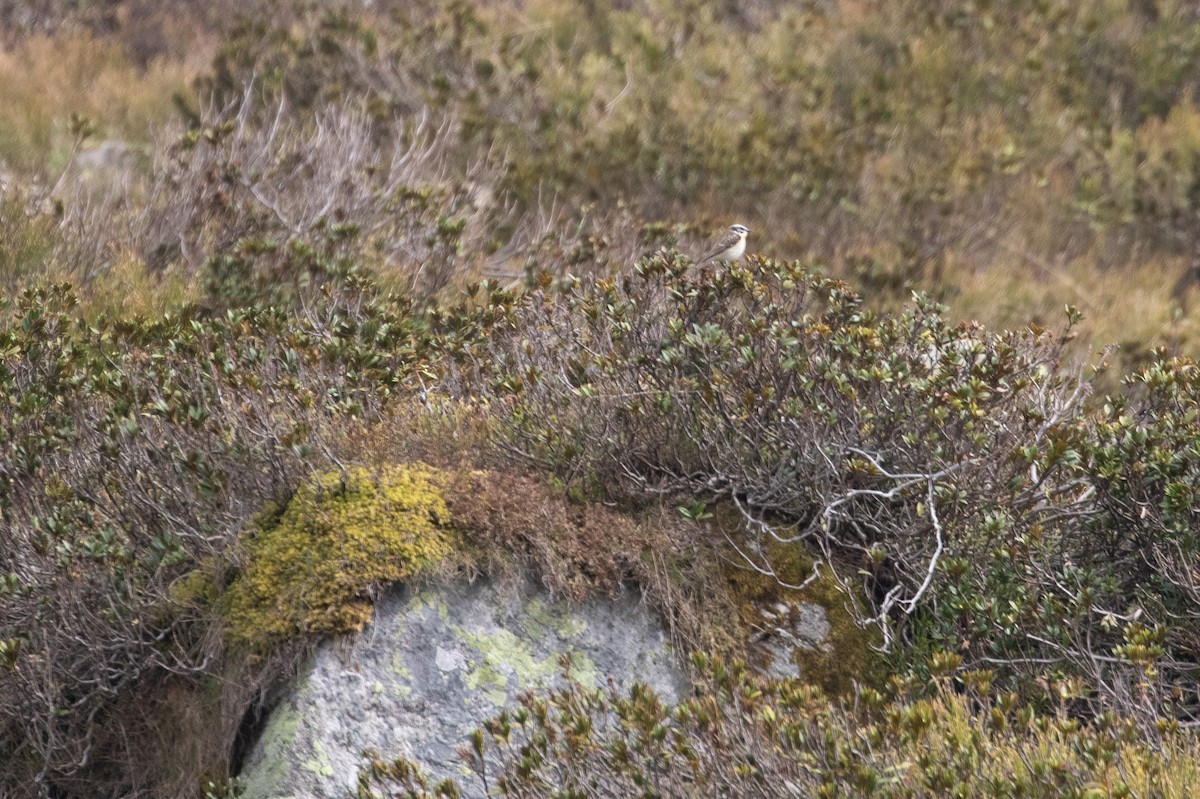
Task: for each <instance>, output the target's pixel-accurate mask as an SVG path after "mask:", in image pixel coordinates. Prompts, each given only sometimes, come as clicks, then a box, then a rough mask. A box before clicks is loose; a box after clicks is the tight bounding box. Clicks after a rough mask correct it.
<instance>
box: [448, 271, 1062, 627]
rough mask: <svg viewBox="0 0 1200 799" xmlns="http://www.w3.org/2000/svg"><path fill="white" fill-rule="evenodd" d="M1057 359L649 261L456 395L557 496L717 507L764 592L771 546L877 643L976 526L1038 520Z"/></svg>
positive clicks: (807, 293)
mask: <svg viewBox="0 0 1200 799" xmlns="http://www.w3.org/2000/svg"><path fill="white" fill-rule="evenodd" d="M1057 346H1058V344H1057V342H1056V341H1055V340H1054V339H1053V338H1052V337H1050V336H1049V335H1048V334H1045V333H1034V332H1030V331H1026V332H1025V333H1005V334H994V333H989V332H986V331H984V330H983V329H982V328H980V327H978V326H971V325H958V326H954V325H951V324H949V323H947V322H946V321H945V320H944V318H943V316H942V313H941V309H939V308H938V307H937V306H935V305H933V304H932V303H929V302H927V301H924V300H920V299H918V301H917V302H916V303H915V304H914V305H913V306H912V307H911V308H910V309H909V310H907V311H906V312H905V313H904V314H903V315H898V316H877V315H875V314H874V313H872V312H871V311H869V310H867V309H866V308H865V307H864V306H863V304H862V301H861V299H860V298H859V297H858V296H857V295H856V294H854V293H853V292H852V291H850V290H849V289H848V288H847V287H846V286H845V285H844V284H841V283H838V282H836V281H829V280H826V279H822V278H817V277H814V276H812V275H810V274H808V273H806V272H804V271H803V270H802V269H801V268H800V267H799V266H798V265H796V264H782V263H778V262H772V261H763V260H758V259H754V258H751V259H750V260H749V262H748V265H747V266H746V267H744V268H743V267H735V268H731V269H728V270H725V271H712V270H702V271H700V272H699V273H697V274H689V273H688V272H687V262H686V261H685V260H682V259H680V258H679V257H678V256H674V255H661V256H656V257H654V258H651V259H648V260H645V261H643V262H641V263H640V264H639V265H638V267H637V268H636V269H635V270H634V273H633V274H630V275H627V276H625V277H623V278H620V279H617V280H602V281H597V282H595V283H583V282H575V283H571V282H568V283H567V285H566V286H565V288H564V290H563V291H562V292H561V293H560V294H559V295H557V296H555V297H552V298H551V297H543V296H540V295H535V296H531V297H529V298H528V300H527V301H526V302H524V303H523V304H521V305H520V306H519V307H518V308H516V309H515V310H514V312H513V314H512V320H511V330H507V331H502V332H496V333H493V334H492V335H491V336H490V337H489V338H488V339H487V340H486V348H485V349H482V350H481V351H480V352H479V354H478V355H477V356H476V360H475V371H474V372H473V375H471V376H470V379H468V380H466V381H465V382H463V383H462V384H461V385H460V387H459V389H458V390H460V391H462V392H464V393H470V394H479V393H484V394H486V395H488V396H491V397H494V398H495V400H496V402H495V404H494V406H493V407H494V408H495V414H496V418H497V421H498V423H499V424H500V425H501V427H502V429H503V430H504V435H505V436H506V437H507V441H508V442H509V446H510V448H511V452H512V453H513V455H514V456H515V457H517V458H518V459H520V460H523V461H525V462H532V463H537V464H542V465H544V466H548V467H550V468H552V469H554V470H555V471H556V473H557V474H559V475H560V477H562V479H564V480H565V481H566V482H567V483H568V484H572V483H576V482H581V483H582V484H583V485H585V486H590V487H595V489H596V490H600V491H605V492H608V493H610V494H613V495H621V494H629V493H633V494H637V493H638V492H645V491H652V492H674V493H676V494H683V495H687V496H692V497H695V498H699V499H701V500H716V499H725V500H728V501H729V502H731V503H733V504H735V505H736V506H737V507H738V508H739V509H740V510H741V511H742V513H743V516H744V520H745V524H746V532H747V534H748V535H749V536H750V537H751V538H752V539H753V540H752V542H750V543H748V544H747V545H746V546H747V548H746V549H745V552H746V553H747V554H746V557H747V558H749V559H750V560H751V561H754V562H755V565H756V566H757V567H758V568H760V569H762V570H763V571H764V572H765V573H768V574H771V573H773V569H772V567H771V564H770V563H768V562H763V558H762V553H765V552H766V549H767V548H766V546H765V545H766V544H767V543H768V542H770V541H772V540H775V541H778V542H781V543H785V544H789V545H796V546H799V545H804V544H808V545H810V546H815V547H817V548H818V549H819V550H820V551H822V552H824V553H825V556H826V558H825V561H826V563H827V565H831V566H835V565H837V564H838V563H845V564H847V565H848V571H847V572H845V573H844V576H843V578H842V579H844V580H858V579H860V576H861V579H862V580H863V581H864V588H865V592H866V595H867V596H868V597H871V598H872V599H873V604H874V612H873V613H872V614H869V615H870V617H871V620H872V621H874V622H875V623H877V624H879V625H881V626H882V628H883V629H884V631H885V633H888V634H890V633H891V625H892V624H893V622H894V621H896V618H897V617H896V615H895V614H896V612H901V615H909V614H912V613H913V612H914V611H915V610H916V609H917V608H918V607H919V606H920V604H921V599H922V596H923V595H924V593H925V591H926V590H927V589H928V588H929V586H930V585H931V584H932V583H933V582H934V581H935V578H936V577H937V568H938V565H939V563H940V562H941V561H942V560H943V558H945V557H949V556H951V555H957V556H971V555H974V554H975V553H978V552H980V551H986V550H987V548H988V546H989V543H988V538H987V537H986V534H987V533H988V528H987V527H986V525H985V524H984V522H985V520H986V519H988V518H989V515H990V514H993V513H996V512H1000V511H1002V510H1003V509H1006V508H1009V507H1012V506H1017V507H1020V506H1022V505H1025V504H1029V503H1032V502H1035V501H1036V488H1037V487H1034V486H1029V485H1025V484H1024V483H1023V482H1022V474H1023V471H1022V470H1023V467H1022V465H1021V464H1019V463H1018V462H1016V460H1015V459H1014V455H1015V453H1016V452H1017V451H1018V448H1019V447H1021V446H1025V445H1028V444H1031V443H1032V444H1034V445H1036V443H1037V442H1041V441H1042V439H1043V438H1045V436H1046V435H1047V433H1048V432H1049V431H1051V430H1052V429H1053V428H1054V426H1055V425H1056V424H1059V423H1060V422H1062V421H1063V420H1064V419H1068V418H1070V416H1071V414H1073V413H1075V412H1077V411H1078V409H1079V404H1078V401H1079V392H1078V391H1077V392H1076V393H1074V394H1072V389H1073V388H1074V387H1073V386H1072V385H1071V381H1070V380H1069V379H1068V378H1066V377H1065V376H1063V375H1062V374H1060V373H1058V372H1056V371H1055V366H1056V364H1055V359H1056V357H1057ZM1057 466H1060V465H1059V464H1050V465H1049V467H1048V468H1049V469H1051V470H1053V469H1054V468H1056V467H1057ZM1031 492H1034V493H1031ZM754 553H758V554H754ZM850 575H855V576H853V577H851V576H850ZM862 620H863V621H866V619H865V618H864V619H862Z"/></svg>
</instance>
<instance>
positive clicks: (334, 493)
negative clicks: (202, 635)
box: [226, 466, 454, 648]
mask: <svg viewBox="0 0 1200 799" xmlns="http://www.w3.org/2000/svg"><path fill="white" fill-rule="evenodd" d="M440 480H441V475H440V474H439V473H438V472H436V471H434V470H432V469H429V468H427V467H421V466H394V467H389V468H386V469H383V470H380V471H378V472H372V471H369V470H367V469H362V468H354V469H350V470H349V471H347V472H346V473H345V474H342V473H339V472H332V473H329V474H325V475H322V476H320V477H318V478H315V479H313V480H312V481H310V482H308V483H305V484H303V485H301V486H300V488H299V489H298V490H297V491H296V493H295V495H294V496H293V497H292V499H291V502H289V503H288V505H287V507H286V508H285V509H284V511H283V513H282V515H280V516H279V517H278V519H277V520H275V521H273V522H272V521H270V519H271V516H273V514H270V515H268V516H267V517H266V519H267V524H265V525H263V526H259V527H256V528H255V529H252V531H251V532H250V534H249V535H248V536H247V540H246V541H245V549H246V555H247V559H248V563H247V566H246V568H245V570H244V571H243V572H242V573H241V575H239V577H238V578H237V579H236V580H235V581H234V583H233V585H232V586H230V589H229V593H228V595H227V611H226V614H227V619H228V629H229V633H230V635H231V637H232V638H233V639H234V640H237V641H241V642H245V643H248V644H250V645H252V646H254V647H260V648H261V647H265V646H267V645H269V644H271V643H272V642H274V641H278V640H282V639H285V638H289V637H294V636H297V635H328V634H334V635H336V634H342V633H350V632H354V631H356V630H359V629H361V628H362V626H363V624H364V623H365V622H366V621H367V620H368V619H369V618H370V615H371V608H372V604H371V601H370V593H371V590H372V588H373V587H375V586H378V585H380V584H382V583H389V582H394V581H398V580H405V579H408V578H411V577H413V576H414V575H416V574H418V573H419V572H421V571H422V570H423V569H426V568H428V567H431V566H433V565H435V564H437V563H438V562H440V561H442V560H444V559H445V558H446V557H448V556H449V555H450V554H451V552H452V551H453V538H454V536H453V534H452V532H451V531H450V529H449V512H448V511H447V510H446V504H445V502H444V501H443V499H442V494H441V490H440V487H439V482H440Z"/></svg>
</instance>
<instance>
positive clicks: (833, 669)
mask: <svg viewBox="0 0 1200 799" xmlns="http://www.w3.org/2000/svg"><path fill="white" fill-rule="evenodd" d="M764 555H765V558H766V561H767V562H768V563H770V564H771V566H772V568H773V569H774V571H775V574H776V576H775V577H772V576H770V575H768V574H763V573H762V572H760V571H756V570H754V569H750V568H746V567H744V566H739V564H738V557H737V556H736V555H731V557H729V558H728V559H727V560H726V561H725V562H726V563H727V566H726V571H725V577H726V581H727V583H728V586H729V590H730V592H731V593H732V595H733V600H734V603H735V604H736V606H737V608H738V615H739V616H740V621H741V623H742V624H744V625H745V626H746V627H747V628H748V629H750V630H755V629H763V630H764V632H765V633H766V634H767V635H770V634H772V631H773V630H774V628H777V627H779V626H780V625H781V624H783V623H784V622H785V621H786V619H784V618H781V617H782V616H788V615H791V613H792V612H794V609H795V608H797V607H798V606H801V605H804V604H809V605H816V606H818V607H820V608H821V609H822V610H823V611H824V613H825V621H826V622H827V623H828V629H827V630H826V631H825V637H824V638H823V640H820V641H806V642H802V643H804V644H805V645H802V646H796V647H794V649H793V651H792V652H791V653H790V655H791V660H792V662H793V663H794V664H795V665H796V666H798V667H799V670H800V674H801V675H802V676H803V678H804V679H805V680H806V681H807V682H810V683H813V684H816V685H819V686H821V688H822V689H823V690H825V691H826V692H828V693H830V694H833V695H843V694H846V693H849V692H850V691H851V690H853V688H854V685H855V683H865V684H871V683H874V682H875V681H877V680H878V679H879V678H880V676H881V675H882V674H883V663H882V661H881V659H880V657H879V656H878V654H877V653H876V652H875V650H874V648H873V645H874V644H876V643H877V640H876V639H877V637H878V636H877V635H876V634H875V633H873V632H872V631H870V630H864V629H863V628H861V627H859V626H858V625H857V624H856V623H855V621H854V614H853V613H852V612H851V603H852V602H854V601H856V599H855V598H854V597H851V596H848V595H847V594H846V592H845V591H844V590H843V589H842V586H841V585H840V584H839V583H838V581H837V579H836V578H834V577H833V576H832V575H831V574H830V573H829V571H828V570H822V571H820V572H819V573H818V576H817V577H816V579H814V580H812V582H809V583H808V584H807V585H805V586H804V588H802V589H800V590H796V589H793V588H789V587H788V586H789V585H800V584H802V583H804V582H806V579H807V578H808V577H810V576H811V575H812V574H813V559H812V557H811V556H810V555H809V554H808V553H807V552H806V551H805V549H804V548H803V547H801V546H798V545H796V544H781V543H777V542H772V543H771V544H769V545H768V546H767V547H766V552H765V553H764ZM789 609H792V610H791V612H789ZM764 622H766V624H764ZM764 628H769V629H764ZM751 654H752V655H753V653H751Z"/></svg>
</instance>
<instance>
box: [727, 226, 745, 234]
mask: <svg viewBox="0 0 1200 799" xmlns="http://www.w3.org/2000/svg"><path fill="white" fill-rule="evenodd" d="M729 232H730V233H736V234H738V235H739V236H748V235H749V234H750V228H748V227H746V226H745V225H732V226H730V228H729Z"/></svg>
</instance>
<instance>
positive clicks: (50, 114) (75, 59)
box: [0, 32, 211, 174]
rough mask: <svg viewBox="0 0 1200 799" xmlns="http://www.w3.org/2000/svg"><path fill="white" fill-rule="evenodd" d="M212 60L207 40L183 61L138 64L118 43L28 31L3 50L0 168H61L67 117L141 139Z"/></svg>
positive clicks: (101, 132)
mask: <svg viewBox="0 0 1200 799" xmlns="http://www.w3.org/2000/svg"><path fill="white" fill-rule="evenodd" d="M210 61H211V45H208V44H206V42H205V40H204V38H203V37H202V38H200V39H198V40H197V41H196V42H195V49H194V50H193V51H192V52H191V54H190V55H189V56H188V57H187V58H185V59H182V60H171V61H168V60H164V59H161V58H160V59H156V60H154V61H152V62H151V63H150V64H149V65H147V66H146V67H145V68H141V67H139V66H138V65H137V64H136V63H135V62H134V60H133V59H132V57H131V56H130V54H129V53H128V52H127V51H126V49H125V48H124V47H123V46H122V45H121V44H119V43H117V42H114V41H111V40H107V39H97V38H93V37H92V36H91V35H90V34H87V33H81V32H62V33H58V34H55V35H53V36H41V35H39V36H33V37H30V38H27V39H24V40H22V41H20V42H19V43H17V44H16V45H14V46H13V47H12V48H11V49H8V50H0V108H3V109H4V113H3V114H2V115H0V167H3V168H6V169H9V170H13V171H15V172H17V173H18V174H21V173H30V172H39V171H42V170H44V169H47V168H48V169H50V170H61V169H62V168H63V167H64V166H65V165H66V163H67V160H68V158H69V157H70V154H71V151H72V148H73V146H74V136H73V135H72V133H71V131H70V126H69V123H68V120H69V118H70V117H71V115H72V114H80V115H83V116H86V117H88V118H90V119H91V120H93V121H94V122H96V123H97V125H98V130H97V135H98V137H100V138H113V139H123V140H126V141H129V142H133V143H139V144H145V143H148V142H149V141H151V140H152V139H153V138H154V136H155V134H156V133H157V132H158V131H159V130H160V129H161V128H162V127H163V126H164V125H165V123H166V122H167V121H168V120H169V119H170V118H171V115H172V113H173V109H172V102H171V98H172V95H174V94H176V93H181V94H186V92H187V91H188V87H189V85H190V83H191V81H192V80H193V79H194V78H195V77H196V75H197V74H199V72H200V70H201V69H203V68H204V67H205V66H206V65H207V64H208V63H209V62H210Z"/></svg>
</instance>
